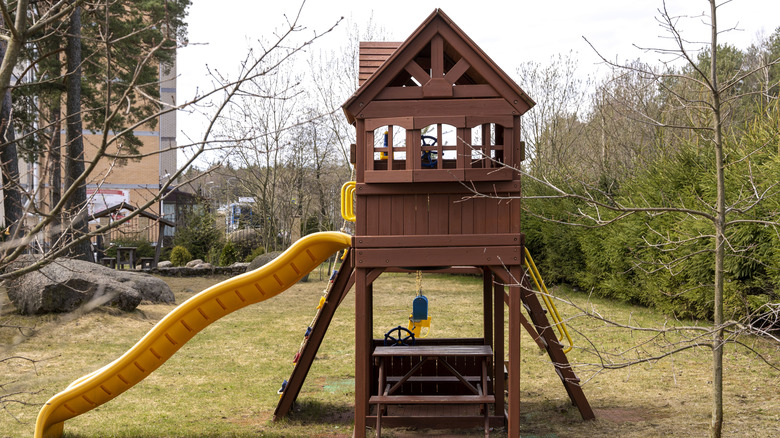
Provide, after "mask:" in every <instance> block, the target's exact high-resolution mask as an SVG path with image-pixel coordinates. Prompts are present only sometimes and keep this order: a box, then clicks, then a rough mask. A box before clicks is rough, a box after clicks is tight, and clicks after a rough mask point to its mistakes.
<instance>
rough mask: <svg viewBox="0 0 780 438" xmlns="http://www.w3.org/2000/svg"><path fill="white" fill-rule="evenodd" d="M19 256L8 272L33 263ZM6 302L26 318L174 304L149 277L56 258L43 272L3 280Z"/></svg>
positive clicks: (30, 258)
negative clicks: (144, 302)
mask: <svg viewBox="0 0 780 438" xmlns="http://www.w3.org/2000/svg"><path fill="white" fill-rule="evenodd" d="M34 261H35V259H34V258H33V256H22V257H20V258H19V259H18V260H16V261H15V262H13V263H12V264H11V265H10V266H8V267H7V268H6V272H9V270H15V269H20V268H22V267H24V266H27V265H29V264H30V263H32V262H34ZM4 286H5V288H6V290H7V293H8V298H9V299H10V300H11V302H13V303H14V305H15V306H16V308H17V309H18V310H19V312H21V313H23V314H27V315H31V314H43V313H57V312H71V311H74V310H76V309H78V308H79V307H82V306H83V307H86V308H94V307H96V306H99V305H104V304H108V305H111V306H116V307H118V308H119V309H121V310H124V311H127V312H129V311H131V310H133V309H135V308H136V307H137V306H138V304H139V303H140V302H141V301H142V300H147V301H152V302H161V303H173V302H174V301H175V299H174V296H173V292H172V291H171V289H170V287H168V285H167V284H166V283H165V282H164V281H162V280H160V279H158V278H155V277H153V276H151V275H149V274H145V273H141V272H132V271H121V270H115V269H111V268H107V267H105V266H100V265H97V264H95V263H90V262H86V261H83V260H73V259H66V258H59V259H57V260H55V261H54V262H52V263H50V264H48V265H46V266H44V267H43V268H41V269H39V270H37V271H33V272H29V273H27V274H24V275H22V276H20V277H17V278H14V279H10V280H6V281H5V282H4Z"/></svg>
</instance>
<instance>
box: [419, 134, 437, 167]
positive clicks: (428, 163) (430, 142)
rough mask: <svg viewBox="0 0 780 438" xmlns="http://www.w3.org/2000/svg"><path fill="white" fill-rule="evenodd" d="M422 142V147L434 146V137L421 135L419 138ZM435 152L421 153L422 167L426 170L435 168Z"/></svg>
mask: <svg viewBox="0 0 780 438" xmlns="http://www.w3.org/2000/svg"><path fill="white" fill-rule="evenodd" d="M420 139H421V140H422V146H436V141H437V140H436V137H434V136H432V135H423V136H422V137H420ZM436 155H437V154H436V151H423V153H422V167H426V168H428V169H434V168H436V163H437V161H438V160H437V156H436Z"/></svg>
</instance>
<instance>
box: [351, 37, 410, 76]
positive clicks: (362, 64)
mask: <svg viewBox="0 0 780 438" xmlns="http://www.w3.org/2000/svg"><path fill="white" fill-rule="evenodd" d="M400 45H401V43H400V42H385V41H382V42H377V41H361V42H360V48H359V51H358V65H359V72H358V87H359V86H361V85H363V83H364V82H366V80H367V79H368V78H369V77H371V75H373V74H374V72H376V71H377V70H378V69H379V67H381V66H382V64H384V62H385V61H387V58H389V57H390V55H392V54H393V52H395V50H396V49H397V48H398V47H399V46H400Z"/></svg>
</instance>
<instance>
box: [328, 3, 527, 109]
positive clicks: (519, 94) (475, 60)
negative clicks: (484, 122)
mask: <svg viewBox="0 0 780 438" xmlns="http://www.w3.org/2000/svg"><path fill="white" fill-rule="evenodd" d="M437 35H438V36H440V38H441V39H442V40H443V43H439V44H445V45H447V47H449V48H450V49H452V50H455V51H457V53H458V55H459V56H461V57H462V59H463V60H465V61H466V62H465V63H463V64H464V67H463V69H467V70H464V71H462V72H461V71H460V70H461V68H459V66H458V65H457V64H456V65H455V66H452V67H451V69H452V70H456V69H458V70H459V71H458V72H457V75H458V77H459V78H460V77H463V78H464V79H462V81H465V82H463V83H475V80H474V78H475V77H476V78H477V81H478V82H484V83H486V84H488V85H489V86H491V87H492V88H493V89H494V90H495V92H497V93H498V95H499V96H501V97H502V98H504V99H505V100H506V101H507V102H508V103H509V104H510V105H511V106H512V107H513V108H514V109H515V110H516V111H517V114H523V113H525V112H526V111H528V110H529V109H531V107H533V106H534V105H535V104H536V103H535V102H534V101H533V99H531V98H530V97H529V96H528V95H527V94H526V93H525V92H524V91H523V90H522V89H521V88H520V87H519V86H518V85H517V84H516V83H515V82H514V81H513V80H512V79H511V78H510V77H509V75H507V74H506V73H505V72H504V71H503V70H502V69H501V68H500V67H499V66H498V65H497V64H496V63H495V62H493V60H492V59H490V57H489V56H488V55H487V54H486V53H485V52H484V51H482V49H480V48H479V46H477V44H476V43H474V41H472V40H471V38H469V36H468V35H466V34H465V33H464V32H463V30H461V29H460V28H459V27H458V26H457V25H456V24H455V23H454V22H453V21H452V20H451V19H450V18H449V17H448V16H447V15H446V14H445V13H444V11H442V10H441V9H435V10H434V11H433V12H432V13H431V15H429V16H428V18H426V19H425V21H423V23H422V24H421V25H420V26H419V27H418V28H417V29H416V30H415V31H414V32H413V33H412V34H411V35H410V36H409V38H407V39H406V41H404V42H403V43H402V44H401V45H400V47H398V49H396V50H395V52H393V54H392V55H391V56H390V57H389V58H388V59H387V60H386V61H385V62H384V63H383V64H382V65H381V66H380V67H379V68H378V69H377V70H376V71H375V72H374V74H373V75H371V77H369V78H368V79H367V80H366V81H365V82H363V83H362V85H361V86H360V87H359V88H358V90H357V91H356V92H355V94H353V95H352V97H350V98H349V99H348V100H347V101H346V102H345V103H344V105H342V109H343V110H344V114H345V115H346V116H347V119H348V120H349V122H350V123H354V121H355V118H356V116H357V115H358V114H359V111H360V110H361V108H362V107H364V106H365V105H367V104H368V103H369V102H371V101H372V100H374V99H375V98H376V97H377V95H378V94H379V93H380V92H381V91H382V90H383V89H385V88H386V87H388V86H401V85H414V84H416V83H417V82H419V81H417V80H416V79H411V78H410V79H408V81H410V82H407V81H406V80H405V79H406V78H405V77H404V76H403V74H405V72H404V70H405V69H406V70H407V71H408V69H407V68H406V67H407V66H408V65H409V63H410V62H411V61H413V60H414V58H415V57H416V56H418V54H419V53H421V50H423V49H424V48H426V47H429V46H430V45H431V44H433V43H432V41H434V39H435V37H437ZM437 40H438V38H437ZM445 56H446V54H445ZM432 62H433V61H432ZM415 65H416V64H415ZM417 72H419V74H418V75H411V76H413V77H414V78H418V77H419V76H422V77H423V78H428V76H427V72H425V71H424V69H419V70H417ZM407 76H410V75H408V74H407ZM471 76H473V77H471ZM429 79H434V78H429ZM435 80H437V81H439V82H441V80H442V78H435ZM411 81H414V83H412V82H411ZM455 84H456V85H458V83H457V82H456V83H455ZM419 85H421V86H423V85H426V84H419ZM437 85H440V84H437Z"/></svg>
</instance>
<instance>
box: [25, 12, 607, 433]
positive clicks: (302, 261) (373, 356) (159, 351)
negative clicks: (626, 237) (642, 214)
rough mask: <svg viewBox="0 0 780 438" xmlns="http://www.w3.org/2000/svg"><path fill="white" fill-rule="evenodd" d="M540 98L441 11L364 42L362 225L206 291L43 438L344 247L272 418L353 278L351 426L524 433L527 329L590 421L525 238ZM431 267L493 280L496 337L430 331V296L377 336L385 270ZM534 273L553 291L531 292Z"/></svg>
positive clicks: (345, 209)
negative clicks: (398, 32) (398, 38)
mask: <svg viewBox="0 0 780 438" xmlns="http://www.w3.org/2000/svg"><path fill="white" fill-rule="evenodd" d="M533 105H534V102H533V100H531V98H530V97H528V96H527V95H526V94H525V92H523V90H521V89H520V87H519V86H518V85H517V84H515V83H514V82H513V81H512V80H511V79H510V78H509V76H507V75H506V74H505V73H504V72H503V71H502V70H501V69H500V68H499V67H498V66H497V65H496V64H495V63H494V62H493V61H492V60H491V59H490V58H489V57H488V56H487V55H486V54H485V53H484V52H483V51H482V50H481V49H480V48H479V47H478V46H477V45H476V44H475V43H474V42H473V41H472V40H471V39H470V38H469V37H468V36H467V35H466V34H465V33H464V32H463V31H462V30H461V29H460V28H459V27H458V26H456V25H455V23H453V22H452V20H450V18H449V17H447V15H445V14H444V12H442V11H441V10H439V9H437V10H435V11H434V12H433V13H432V14H431V15H430V16H429V17H428V18H427V19H426V20H425V21H424V22H423V23H422V25H420V27H419V28H417V30H415V31H414V33H413V34H412V35H411V36H410V37H409V38H408V39H407V40H406V41H404V42H402V43H361V45H360V86H359V88H358V90H357V91H356V92H355V94H354V95H353V96H352V97H351V98H350V99H349V100H348V101H347V102H346V103H345V104H344V106H343V109H344V113H345V115H346V117H347V118H348V120H349V121H350V123H352V124H353V125H354V126H355V129H356V131H357V139H356V143H355V145H354V148H353V152H354V153H353V156H352V158H353V160H352V161H353V163H354V165H355V171H356V180H355V181H354V182H351V183H347V184H345V186H344V189H343V192H342V214H343V215H344V217H345V218H346V219H349V220H354V221H355V235H354V236H349V235H346V234H343V233H317V234H314V235H310V236H306V237H304V238H303V239H301V240H299V241H298V242H297V243H296V244H295V245H293V246H292V247H291V248H290V249H288V250H287V251H286V252H285V253H284V254H283V255H282V256H280V257H279V258H278V259H277V260H274V262H272V263H270V264H269V265H266V266H265V267H262V268H260V269H258V270H255V271H252V272H248V273H246V274H243V275H241V276H238V277H235V278H233V279H230V280H227V281H226V282H223V283H221V284H219V285H216V286H213V287H212V288H209V289H207V290H205V291H203V292H201V293H200V294H198V295H195V296H194V297H192V298H191V299H190V300H188V301H187V302H185V303H183V304H182V305H180V306H179V307H178V308H177V309H175V310H174V311H173V312H171V314H169V315H168V316H166V317H165V318H164V319H163V320H162V321H160V323H158V324H157V326H155V327H154V328H153V329H152V331H150V332H149V334H147V335H146V336H145V337H144V338H143V339H141V341H139V342H138V344H136V346H134V347H133V348H132V349H131V350H130V351H128V352H127V353H125V354H124V355H123V356H122V357H120V358H119V359H117V360H116V361H114V362H112V363H111V364H109V365H107V366H105V367H103V368H101V369H100V370H98V371H95V372H94V373H91V374H89V375H87V376H84V377H82V378H81V379H79V380H77V381H75V382H73V384H71V385H70V386H69V387H68V388H67V389H66V390H64V391H63V392H61V393H59V394H57V395H55V396H54V397H52V399H50V400H49V402H47V404H46V405H45V406H44V408H43V409H42V410H41V413H40V414H39V417H38V424H37V425H36V434H35V436H36V437H43V436H52V437H54V436H60V435H61V433H62V430H63V422H64V421H65V420H67V419H68V418H72V417H74V416H76V415H80V414H82V413H84V412H87V411H88V410H90V409H93V408H94V407H96V406H98V405H100V404H102V403H105V402H106V401H108V400H110V399H112V398H113V397H116V396H117V395H119V394H120V393H122V392H123V391H125V390H127V389H129V388H130V387H131V386H133V385H134V384H136V383H138V382H140V381H141V380H143V379H144V378H145V377H146V376H148V375H149V373H151V372H152V371H154V370H155V369H156V368H157V367H159V366H160V365H161V364H162V363H164V362H165V361H166V360H167V359H168V358H169V357H170V356H171V355H173V354H174V353H175V352H176V351H177V350H178V349H179V348H180V347H181V346H182V345H183V344H184V343H185V342H187V341H188V340H189V339H191V338H192V337H193V336H194V335H195V334H197V333H198V332H199V331H200V330H201V329H203V328H204V327H206V326H207V325H209V324H211V323H212V322H213V321H215V320H217V319H219V318H221V317H222V316H224V315H227V314H228V313H230V312H233V311H235V310H237V309H239V308H242V307H244V306H246V305H249V304H253V303H256V302H259V301H262V300H265V299H267V298H269V297H272V296H274V295H276V294H278V293H281V292H282V291H284V290H286V289H287V288H289V287H291V286H292V285H293V284H295V282H296V281H298V280H299V279H300V278H302V277H303V276H304V275H305V274H306V273H307V272H308V271H309V270H311V269H313V268H314V267H316V266H317V265H318V264H319V263H321V261H322V260H325V259H326V258H327V257H328V256H329V255H330V254H333V252H335V251H339V250H341V249H345V248H346V249H347V250H346V251H345V254H344V257H343V258H342V259H343V263H342V265H341V267H340V269H339V270H338V272H337V273H336V274H334V276H333V278H332V279H331V282H330V285H329V287H328V289H327V290H326V292H325V295H324V296H323V299H322V300H321V301H320V305H319V306H318V312H317V314H316V317H315V318H314V320H313V321H312V324H311V326H310V327H309V328H308V329H307V330H306V334H305V339H304V341H303V342H302V344H301V348H300V350H299V352H298V353H297V354H296V355H295V359H294V363H295V365H294V368H293V371H292V374H291V376H290V377H289V379H287V380H285V382H284V384H283V386H282V388H281V389H280V398H279V403H278V406H277V408H276V411H275V412H274V418H275V419H280V418H283V417H284V416H286V415H287V413H288V412H289V411H290V409H291V407H292V405H293V403H294V402H295V399H296V397H297V396H298V394H299V392H300V389H301V386H302V385H303V382H304V380H305V378H306V375H307V373H308V371H309V369H310V367H311V364H312V363H313V361H314V357H315V355H316V353H317V350H318V348H319V346H320V345H321V343H322V340H323V338H324V336H325V333H326V331H327V328H328V326H329V324H330V322H331V321H332V318H333V315H334V313H335V311H336V309H337V307H338V306H339V304H340V303H341V302H342V300H343V299H344V297H345V296H346V294H347V292H348V291H349V290H350V289H351V288H352V287H353V286H354V288H355V294H356V299H355V302H356V305H355V429H354V436H356V437H364V436H365V435H366V432H367V427H373V428H374V433H375V434H376V435H377V436H380V435H381V430H382V427H424V428H447V429H450V428H457V427H463V428H470V427H484V431H485V435H486V436H487V435H488V434H489V431H490V428H492V427H504V426H505V427H507V431H508V436H509V437H519V435H520V421H521V402H520V335H521V330H523V329H525V330H526V331H528V333H530V334H531V337H532V339H534V340H535V342H536V343H537V345H539V347H540V348H542V349H545V350H546V351H547V353H548V354H549V357H550V359H551V361H552V365H553V366H552V367H551V370H550V371H551V372H556V373H557V374H558V376H559V377H560V379H561V382H562V384H563V386H564V388H565V389H566V392H567V393H568V395H569V397H570V399H571V401H572V403H573V404H574V405H575V406H576V407H577V408H578V409H579V412H580V414H581V416H582V418H583V419H586V420H587V419H592V418H594V415H593V411H592V410H591V408H590V405H589V404H588V401H587V399H586V398H585V395H584V393H583V392H582V388H581V387H580V386H579V380H578V379H577V377H576V375H575V374H574V372H573V370H572V368H571V366H570V365H569V362H568V360H567V358H566V354H565V351H564V344H563V343H562V342H561V339H565V337H566V336H568V333H567V332H566V331H565V329H564V327H563V324H562V322H561V321H560V317H559V315H557V311H555V310H554V306H551V303H550V302H549V297H547V296H546V289H544V285H543V283H541V279H540V278H539V277H538V272H537V271H536V269H535V266H533V263H532V261H531V260H530V256H527V251H526V250H525V248H524V245H523V243H524V242H523V238H524V236H523V234H522V233H521V227H520V225H521V224H520V199H521V184H520V174H519V173H518V172H517V171H515V170H514V169H516V168H519V167H520V165H521V163H522V161H523V159H524V145H523V143H522V142H521V141H520V117H521V116H522V114H523V113H525V112H526V111H528V110H529V109H530V108H531V107H532V106H533ZM353 199H354V204H353ZM524 267H528V269H525V268H524ZM428 270H437V271H439V272H441V271H445V272H446V271H450V272H455V271H458V272H473V273H478V274H479V275H481V276H482V278H483V287H482V294H481V297H482V308H483V336H482V337H479V338H439V337H423V336H420V334H421V332H422V330H424V329H425V326H426V325H427V324H429V323H430V317H428V316H427V300H425V297H424V296H423V295H422V294H418V296H416V297H415V301H414V305H413V311H412V315H411V316H410V324H409V326H408V327H403V326H399V327H396V328H394V329H391V330H389V331H388V332H387V334H386V335H385V337H384V339H374V338H373V335H372V334H373V333H374V324H373V304H372V303H373V298H374V294H381V293H382V291H381V290H380V289H379V288H374V282H375V280H376V279H377V278H378V277H379V276H380V275H382V273H384V272H388V271H409V272H415V271H418V272H424V271H428ZM418 275H419V274H418ZM531 280H533V281H534V283H535V284H536V289H538V290H540V291H543V292H544V293H541V294H540V293H537V292H534V290H533V287H532V285H531ZM464 293H466V292H464ZM540 296H541V297H542V299H543V301H546V304H547V305H548V309H549V314H546V312H545V310H544V309H543V308H542V305H541V302H540V300H539V297H540ZM523 309H525V310H526V312H527V314H528V316H529V319H528V320H527V319H526V318H525V317H524V316H523V313H522V310H523ZM548 316H550V317H551V318H552V319H553V322H552V323H551V322H550V321H549V320H548ZM507 319H508V332H505V329H504V326H505V325H504V323H505V321H506V320H507ZM529 320H530V321H529ZM428 330H430V328H428ZM555 330H558V331H559V333H560V334H561V336H560V338H559V337H558V336H557V335H556V333H555ZM505 341H508V342H506V345H508V351H505ZM568 342H569V343H570V342H571V340H570V338H569V340H568ZM506 358H508V360H505V359H506ZM505 375H507V378H506V380H505ZM505 395H506V397H505Z"/></svg>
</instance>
